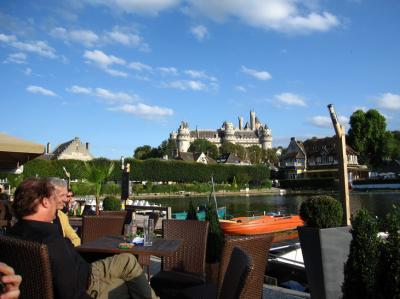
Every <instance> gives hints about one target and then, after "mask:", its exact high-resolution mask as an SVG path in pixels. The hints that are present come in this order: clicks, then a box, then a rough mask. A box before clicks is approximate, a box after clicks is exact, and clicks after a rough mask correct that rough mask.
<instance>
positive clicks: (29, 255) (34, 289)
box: [0, 236, 54, 299]
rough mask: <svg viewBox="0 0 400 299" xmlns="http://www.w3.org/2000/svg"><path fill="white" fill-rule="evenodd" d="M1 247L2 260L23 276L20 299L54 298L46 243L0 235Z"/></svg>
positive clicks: (0, 256)
mask: <svg viewBox="0 0 400 299" xmlns="http://www.w3.org/2000/svg"><path fill="white" fill-rule="evenodd" d="M0 248H1V249H0V261H1V262H4V263H6V264H7V265H9V266H11V267H13V268H14V270H15V273H17V274H19V275H21V276H22V283H21V286H20V289H21V296H20V299H24V298H26V299H28V298H29V299H52V298H54V294H53V282H52V275H51V268H50V259H49V253H48V250H47V246H46V245H44V244H40V243H36V242H31V241H25V240H19V239H14V238H10V237H6V236H0Z"/></svg>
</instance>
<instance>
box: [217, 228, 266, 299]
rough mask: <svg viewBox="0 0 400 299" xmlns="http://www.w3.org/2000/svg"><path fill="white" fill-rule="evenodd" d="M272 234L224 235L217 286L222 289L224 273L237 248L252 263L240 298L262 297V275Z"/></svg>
mask: <svg viewBox="0 0 400 299" xmlns="http://www.w3.org/2000/svg"><path fill="white" fill-rule="evenodd" d="M272 239H273V235H272V234H264V235H243V236H240V235H225V243H224V248H223V252H222V256H221V262H220V269H219V278H218V286H219V289H221V287H222V283H223V279H224V275H225V272H226V271H227V270H226V269H227V267H228V264H229V261H230V256H231V253H232V251H233V248H234V247H239V248H240V249H242V250H243V251H244V252H246V253H247V254H248V255H249V256H250V257H251V259H252V260H253V263H254V268H253V269H252V270H251V272H250V275H249V277H248V279H247V280H246V283H245V286H244V289H243V292H242V294H241V296H240V298H243V299H244V298H245V299H252V298H255V299H259V298H261V297H262V288H263V283H264V275H265V270H266V267H267V262H268V252H269V249H270V248H271V245H272Z"/></svg>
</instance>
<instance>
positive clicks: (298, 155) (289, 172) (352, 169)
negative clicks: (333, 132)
mask: <svg viewBox="0 0 400 299" xmlns="http://www.w3.org/2000/svg"><path fill="white" fill-rule="evenodd" d="M346 155H347V170H348V173H349V176H350V178H351V179H354V180H355V179H358V178H360V177H368V168H367V166H365V165H360V164H358V153H357V152H356V151H355V150H354V149H352V148H351V147H350V146H348V145H347V146H346ZM338 164H339V162H338V155H337V143H336V139H335V138H334V137H326V138H312V139H308V140H306V141H304V142H301V141H298V140H296V139H295V138H294V137H292V138H291V140H290V143H289V146H288V148H287V151H286V154H285V155H284V156H283V157H282V158H281V162H280V169H281V170H282V171H283V173H284V176H285V177H286V178H288V179H296V178H305V177H306V178H311V177H337V176H338Z"/></svg>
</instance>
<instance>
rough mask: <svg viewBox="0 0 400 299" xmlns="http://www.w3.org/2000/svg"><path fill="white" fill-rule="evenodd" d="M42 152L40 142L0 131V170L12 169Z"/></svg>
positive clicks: (42, 148)
mask: <svg viewBox="0 0 400 299" xmlns="http://www.w3.org/2000/svg"><path fill="white" fill-rule="evenodd" d="M43 153H44V146H43V145H42V144H37V143H33V142H30V141H27V140H23V139H20V138H17V137H14V136H10V135H7V134H4V133H0V171H13V170H15V169H16V168H18V167H19V166H21V165H22V164H24V163H26V162H28V161H29V160H32V159H34V158H36V157H38V156H40V155H42V154H43Z"/></svg>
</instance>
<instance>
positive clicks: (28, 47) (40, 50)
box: [0, 34, 57, 58]
mask: <svg viewBox="0 0 400 299" xmlns="http://www.w3.org/2000/svg"><path fill="white" fill-rule="evenodd" d="M0 42H4V43H5V44H7V45H9V46H10V47H14V48H16V49H18V50H20V51H25V52H32V53H36V54H38V55H40V56H44V57H48V58H56V57H57V56H56V54H55V52H56V51H55V50H54V49H53V48H52V47H50V46H49V45H48V44H47V42H45V41H29V42H21V41H18V39H17V38H16V37H15V35H6V34H0Z"/></svg>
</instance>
